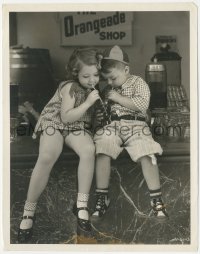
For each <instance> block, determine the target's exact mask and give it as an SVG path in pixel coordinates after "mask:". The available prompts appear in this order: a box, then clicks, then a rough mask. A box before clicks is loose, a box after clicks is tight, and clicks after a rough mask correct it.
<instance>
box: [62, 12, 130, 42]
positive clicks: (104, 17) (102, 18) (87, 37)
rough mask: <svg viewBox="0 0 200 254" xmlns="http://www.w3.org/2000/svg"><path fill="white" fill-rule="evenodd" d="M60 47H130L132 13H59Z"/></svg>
mask: <svg viewBox="0 0 200 254" xmlns="http://www.w3.org/2000/svg"><path fill="white" fill-rule="evenodd" d="M60 16H61V45H62V46H86V45H95V46H96V45H100V46H104V45H113V44H118V45H132V18H133V13H132V12H118V11H116V12H68V13H61V14H60Z"/></svg>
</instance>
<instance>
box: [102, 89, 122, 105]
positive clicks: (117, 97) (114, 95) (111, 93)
mask: <svg viewBox="0 0 200 254" xmlns="http://www.w3.org/2000/svg"><path fill="white" fill-rule="evenodd" d="M106 97H107V98H108V99H109V100H112V101H114V102H117V103H119V102H120V100H121V98H122V96H121V94H119V93H118V92H116V91H114V90H111V91H109V92H108V94H107V96H106Z"/></svg>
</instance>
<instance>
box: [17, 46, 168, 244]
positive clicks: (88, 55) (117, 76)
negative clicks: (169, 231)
mask: <svg viewBox="0 0 200 254" xmlns="http://www.w3.org/2000/svg"><path fill="white" fill-rule="evenodd" d="M100 73H101V75H102V76H103V78H104V79H105V80H106V81H107V84H108V87H106V88H105V90H104V96H103V99H104V100H107V101H108V102H109V103H110V122H109V123H107V125H105V126H101V129H98V131H97V132H96V133H94V135H93V134H92V133H91V129H90V128H89V127H90V123H91V119H92V116H94V114H95V107H94V104H95V102H96V101H98V100H99V99H100V96H99V93H98V91H97V90H96V89H93V88H94V87H95V86H96V85H97V84H98V82H99V75H100ZM149 100H150V91H149V87H148V85H147V84H146V83H145V81H144V80H143V79H142V78H140V77H139V76H135V75H132V74H131V73H130V67H129V59H128V55H127V54H126V53H125V52H124V50H122V49H121V48H120V47H119V46H114V47H112V48H109V49H107V50H105V52H104V53H103V55H102V56H101V55H100V54H99V52H98V51H97V50H94V49H77V50H75V51H74V52H73V54H72V56H71V57H70V59H69V63H68V66H67V81H65V82H62V83H61V84H60V86H59V88H58V90H57V91H56V93H55V95H54V96H53V97H52V99H51V100H50V101H49V103H48V104H47V106H46V107H45V108H44V110H43V111H42V113H41V116H40V118H39V121H38V123H37V125H36V130H35V132H36V133H37V134H38V135H40V154H39V158H38V161H37V163H36V165H35V168H34V170H33V174H32V177H31V181H30V185H29V191H28V195H27V200H26V203H25V207H24V214H23V219H22V222H21V224H20V229H19V233H18V240H19V241H20V242H27V241H28V240H29V239H30V238H31V236H32V233H33V222H34V220H35V210H36V205H37V200H38V198H39V196H40V194H41V193H42V191H43V190H44V188H45V186H46V184H47V181H48V178H49V174H50V172H51V169H52V167H53V165H54V163H55V161H56V160H57V158H58V157H59V155H60V153H61V151H62V147H63V143H64V142H65V143H66V144H67V145H68V146H69V147H70V148H72V149H73V150H74V151H75V152H76V153H77V154H78V155H79V157H80V161H79V166H78V195H77V202H76V203H75V204H74V207H73V212H74V214H75V215H76V217H77V222H78V225H77V226H78V228H79V229H81V230H82V231H84V232H91V230H92V227H91V223H90V218H89V213H88V208H87V204H88V199H89V191H90V187H91V182H92V178H93V173H94V165H95V164H94V163H95V154H96V169H95V170H96V194H97V200H96V205H95V209H94V212H93V213H92V217H93V218H100V217H102V216H103V215H104V214H105V212H106V211H107V209H108V207H109V205H110V198H109V195H108V188H109V179H110V173H111V165H110V164H111V159H116V158H117V157H118V155H119V154H120V153H121V152H122V150H123V149H126V150H127V152H128V153H129V155H130V157H131V159H132V160H133V161H134V162H139V163H141V168H142V172H143V175H144V179H145V180H146V183H147V186H148V189H149V194H150V205H151V207H152V211H153V213H154V215H155V217H157V218H161V219H163V218H167V217H168V215H167V212H166V209H165V205H164V203H163V200H162V193H161V185H160V177H159V169H158V165H157V162H156V156H155V154H162V148H161V146H160V145H159V144H158V143H157V142H155V141H154V140H153V138H152V135H151V133H150V129H149V127H148V125H147V123H146V111H147V109H148V106H149ZM96 115H97V114H96ZM99 118H101V114H99ZM86 123H87V124H86ZM39 125H40V126H39ZM41 125H42V126H43V127H44V128H45V127H46V126H52V127H54V128H55V132H54V133H53V135H52V136H47V134H46V133H45V129H44V128H42V129H41V128H39V127H41ZM65 127H68V130H69V127H70V132H69V131H68V132H65ZM38 130H39V132H38ZM124 130H126V131H125V132H124ZM77 131H78V132H79V135H78V136H77V135H75V133H77ZM83 133H84V135H82V134H83ZM94 145H95V146H94ZM53 149H54V150H53ZM55 149H57V150H56V151H55ZM44 156H45V157H44ZM41 174H42V177H41ZM38 177H39V178H38ZM38 181H39V183H40V184H39V186H40V187H39V189H38Z"/></svg>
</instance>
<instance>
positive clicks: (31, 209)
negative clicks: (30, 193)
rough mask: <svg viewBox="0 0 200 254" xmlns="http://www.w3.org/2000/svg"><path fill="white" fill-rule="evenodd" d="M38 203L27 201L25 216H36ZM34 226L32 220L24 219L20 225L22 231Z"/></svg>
mask: <svg viewBox="0 0 200 254" xmlns="http://www.w3.org/2000/svg"><path fill="white" fill-rule="evenodd" d="M36 206H37V203H31V202H28V201H26V202H25V206H24V213H23V216H32V217H33V216H34V214H35V210H36ZM32 226H33V220H32V219H22V221H21V224H20V229H29V228H31V227H32Z"/></svg>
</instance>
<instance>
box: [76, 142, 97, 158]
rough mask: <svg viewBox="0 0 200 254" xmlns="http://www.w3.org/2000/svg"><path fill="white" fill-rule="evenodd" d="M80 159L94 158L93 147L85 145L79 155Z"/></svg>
mask: <svg viewBox="0 0 200 254" xmlns="http://www.w3.org/2000/svg"><path fill="white" fill-rule="evenodd" d="M79 156H80V158H86V159H93V158H95V146H94V145H86V146H84V147H83V149H82V150H81V151H80V153H79Z"/></svg>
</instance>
